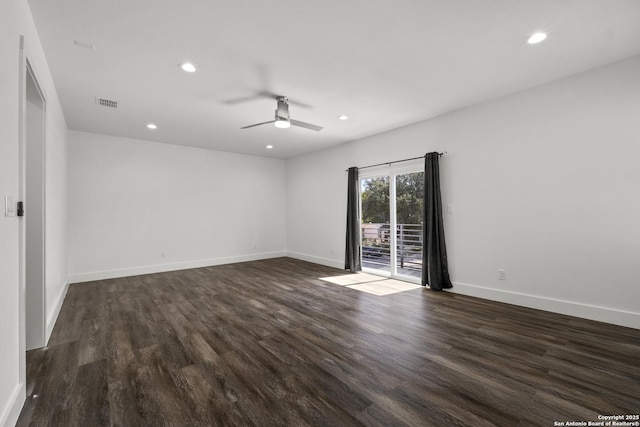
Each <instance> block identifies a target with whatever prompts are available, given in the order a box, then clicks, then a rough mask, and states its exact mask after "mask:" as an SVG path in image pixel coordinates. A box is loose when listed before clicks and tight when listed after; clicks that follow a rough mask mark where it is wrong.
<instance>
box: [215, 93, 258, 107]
mask: <svg viewBox="0 0 640 427" xmlns="http://www.w3.org/2000/svg"><path fill="white" fill-rule="evenodd" d="M260 98H262V97H261V96H259V95H251V96H243V97H241V98H234V99H225V100H224V101H221V102H222V103H223V104H225V105H236V104H242V103H244V102H249V101H255V100H256V99H260Z"/></svg>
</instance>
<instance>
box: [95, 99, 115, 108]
mask: <svg viewBox="0 0 640 427" xmlns="http://www.w3.org/2000/svg"><path fill="white" fill-rule="evenodd" d="M96 104H98V105H100V106H101V107H108V108H118V101H114V100H113V99H107V98H96Z"/></svg>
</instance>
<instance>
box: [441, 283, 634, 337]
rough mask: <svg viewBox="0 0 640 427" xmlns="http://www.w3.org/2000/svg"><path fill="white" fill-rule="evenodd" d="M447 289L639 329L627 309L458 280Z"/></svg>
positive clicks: (632, 313)
mask: <svg viewBox="0 0 640 427" xmlns="http://www.w3.org/2000/svg"><path fill="white" fill-rule="evenodd" d="M447 291H448V292H454V293H458V294H462V295H469V296H473V297H478V298H483V299H488V300H492V301H499V302H504V303H507V304H513V305H519V306H523V307H529V308H535V309H538V310H544V311H550V312H553V313H559V314H566V315H569V316H575V317H581V318H584V319H590V320H597V321H599V322H606V323H612V324H614V325H620V326H626V327H629V328H636V329H640V313H634V312H630V311H623V310H616V309H613V308H608V307H599V306H594V305H588V304H581V303H577V302H573V301H563V300H557V299H552V298H546V297H541V296H536V295H528V294H522V293H517V292H508V291H504V290H501V289H493V288H485V287H482V286H476V285H470V284H466V283H459V282H455V283H453V288H452V289H447Z"/></svg>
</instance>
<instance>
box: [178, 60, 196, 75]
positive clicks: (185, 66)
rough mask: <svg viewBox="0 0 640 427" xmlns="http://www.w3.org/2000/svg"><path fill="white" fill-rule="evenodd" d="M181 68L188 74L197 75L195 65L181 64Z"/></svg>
mask: <svg viewBox="0 0 640 427" xmlns="http://www.w3.org/2000/svg"><path fill="white" fill-rule="evenodd" d="M180 68H182V69H183V70H184V71H186V72H187V73H195V72H196V66H195V65H193V64H192V63H190V62H185V63H184V64H180Z"/></svg>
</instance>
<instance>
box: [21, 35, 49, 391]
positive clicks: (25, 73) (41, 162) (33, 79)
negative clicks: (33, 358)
mask: <svg viewBox="0 0 640 427" xmlns="http://www.w3.org/2000/svg"><path fill="white" fill-rule="evenodd" d="M29 58H31V55H30V53H29V49H28V48H27V46H26V44H25V38H24V36H23V35H21V36H20V59H19V64H20V75H19V101H18V103H19V119H18V120H19V125H18V138H19V189H18V192H19V200H21V201H23V202H26V198H27V173H28V171H29V170H32V168H34V167H37V168H38V177H37V178H38V180H40V181H41V182H39V183H38V188H39V190H40V192H41V200H40V201H41V203H40V207H39V208H38V210H37V211H36V213H37V215H36V216H37V217H38V218H37V221H38V222H39V223H40V224H39V225H40V228H39V230H40V231H39V233H38V234H37V246H36V248H35V249H36V250H37V251H38V253H39V258H38V266H37V271H38V274H37V276H38V278H39V280H38V283H36V286H32V287H30V288H29V289H27V286H28V284H27V267H28V266H27V263H28V259H27V246H33V245H32V244H29V245H28V244H27V216H28V215H29V212H30V211H31V212H34V210H33V209H31V208H34V207H33V206H32V207H31V208H30V206H29V204H28V203H25V216H24V217H22V218H20V224H19V327H20V331H19V350H20V355H21V356H20V363H19V380H20V382H22V383H25V382H26V351H27V341H29V342H31V344H32V345H31V346H30V347H32V348H37V347H44V346H45V345H46V310H45V304H46V286H45V277H46V258H45V254H46V251H45V243H46V242H45V236H46V228H45V224H46V221H45V215H46V179H45V178H46V168H45V164H46V117H47V114H46V113H47V96H46V94H45V92H44V91H43V90H42V86H41V85H40V84H39V82H40V81H42V79H40V78H39V76H38V72H37V70H36V69H35V68H34V66H33V63H32V61H30V59H29ZM28 85H29V86H31V85H32V88H33V89H35V91H36V93H37V95H38V96H39V98H40V101H41V102H42V106H41V114H42V123H41V129H39V130H40V131H41V133H40V134H39V137H38V141H37V146H35V148H36V149H37V150H39V151H38V156H39V157H38V158H37V162H34V161H30V160H32V159H31V157H32V156H30V155H28V150H27V143H28V136H27V126H28V124H29V119H28V116H27V114H28V112H27V102H28V99H27V87H28ZM32 144H33V142H32ZM30 148H32V147H30ZM36 197H38V195H36ZM32 215H35V214H34V213H32ZM29 262H32V261H29ZM33 292H36V294H37V296H38V298H37V300H38V301H37V302H36V303H35V308H36V310H35V311H34V310H28V309H27V307H28V306H27V304H30V303H31V301H30V295H32V294H33ZM29 313H35V316H32V315H30V314H29ZM27 316H30V318H29V323H30V324H31V323H34V322H35V323H36V324H37V325H38V328H37V332H36V335H35V337H34V336H33V331H32V330H31V331H28V330H27ZM28 334H31V335H29V339H28V338H27V337H28ZM34 342H35V343H36V345H35V346H34V345H33V343H34Z"/></svg>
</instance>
